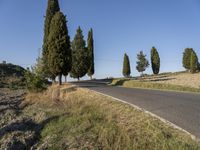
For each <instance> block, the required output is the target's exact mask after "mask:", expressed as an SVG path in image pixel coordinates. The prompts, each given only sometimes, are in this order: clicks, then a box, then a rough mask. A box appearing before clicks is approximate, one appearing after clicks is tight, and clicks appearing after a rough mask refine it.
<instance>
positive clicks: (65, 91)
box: [0, 85, 200, 150]
mask: <svg viewBox="0 0 200 150" xmlns="http://www.w3.org/2000/svg"><path fill="white" fill-rule="evenodd" d="M20 106H26V107H24V108H23V109H22V110H21V113H20V116H18V117H19V118H24V119H21V120H19V119H17V120H18V123H15V122H13V121H12V123H11V124H10V122H9V121H7V122H6V123H7V125H5V124H4V127H3V128H2V132H1V131H0V133H4V132H3V130H4V129H7V128H8V127H11V126H12V125H13V128H12V130H11V131H10V132H7V133H5V134H3V136H2V138H1V139H0V145H1V148H3V146H5V143H6V142H7V143H8V142H9V139H12V137H13V136H14V135H15V136H14V137H15V138H14V141H13V142H12V144H14V145H15V147H17V146H21V147H22V148H23V147H24V148H30V147H32V148H37V149H60V150H62V149H77V150H78V149H102V150H104V149H105V150H106V149H113V150H120V149H123V150H126V149H127V150H132V149H140V150H146V149H148V150H151V149H152V150H160V149H163V150H165V149H166V150H167V149H185V150H197V149H199V148H200V145H199V143H198V142H196V141H195V140H193V139H191V137H190V136H189V135H187V134H185V133H184V132H182V131H179V130H177V129H174V128H172V127H170V126H169V125H167V124H165V123H163V122H161V121H160V120H158V119H156V118H154V117H151V116H150V115H148V114H146V113H144V112H143V111H140V110H137V109H135V108H133V107H131V106H129V105H127V104H123V103H121V102H117V101H114V100H113V99H112V98H109V97H106V96H102V95H99V94H97V93H95V92H92V91H90V90H87V89H81V88H77V87H75V86H72V85H63V86H57V85H54V86H52V87H49V88H48V90H46V91H45V92H43V93H29V94H28V95H26V98H25V100H24V101H23V102H22V103H21V104H20ZM27 118H29V119H27ZM28 120H29V121H28ZM1 121H3V120H1ZM15 129H16V130H15ZM17 135H20V136H17ZM23 137H24V138H25V139H26V140H24V139H23ZM12 140H13V139H12ZM30 140H32V142H30ZM4 142H5V143H4ZM26 142H27V143H26ZM12 144H11V145H12ZM18 144H19V145H18ZM4 148H5V147H4Z"/></svg>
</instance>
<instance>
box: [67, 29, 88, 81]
mask: <svg viewBox="0 0 200 150" xmlns="http://www.w3.org/2000/svg"><path fill="white" fill-rule="evenodd" d="M87 71H88V53H87V48H86V47H85V41H84V37H83V34H82V30H81V28H80V27H78V29H77V33H76V35H75V37H74V40H73V42H72V69H71V72H70V76H71V77H73V78H77V79H78V80H79V79H80V78H81V77H83V76H84V75H86V73H87Z"/></svg>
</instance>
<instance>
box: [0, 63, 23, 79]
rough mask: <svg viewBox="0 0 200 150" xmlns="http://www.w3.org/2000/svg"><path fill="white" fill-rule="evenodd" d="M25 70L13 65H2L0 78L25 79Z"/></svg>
mask: <svg viewBox="0 0 200 150" xmlns="http://www.w3.org/2000/svg"><path fill="white" fill-rule="evenodd" d="M24 72H25V69H24V68H23V67H21V66H18V65H14V64H11V63H8V64H5V63H0V76H4V77H13V76H15V77H23V76H24Z"/></svg>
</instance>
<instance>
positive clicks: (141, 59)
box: [136, 51, 149, 75]
mask: <svg viewBox="0 0 200 150" xmlns="http://www.w3.org/2000/svg"><path fill="white" fill-rule="evenodd" d="M137 59H138V61H137V66H136V69H137V70H138V72H142V75H143V72H144V71H145V70H146V68H147V67H149V61H148V60H147V59H146V55H144V53H143V52H142V51H140V53H139V54H137Z"/></svg>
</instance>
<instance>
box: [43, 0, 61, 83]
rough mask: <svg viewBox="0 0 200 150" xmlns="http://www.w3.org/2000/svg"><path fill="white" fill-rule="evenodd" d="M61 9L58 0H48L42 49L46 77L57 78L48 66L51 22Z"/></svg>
mask: <svg viewBox="0 0 200 150" xmlns="http://www.w3.org/2000/svg"><path fill="white" fill-rule="evenodd" d="M58 11H60V7H59V2H58V0H48V6H47V10H46V16H45V22H44V38H43V48H42V49H43V50H42V60H41V62H42V63H43V68H42V70H43V72H44V75H45V77H46V78H51V79H53V80H54V79H55V76H54V75H53V74H52V73H51V72H50V70H49V67H48V55H49V50H48V37H49V34H50V24H51V20H52V18H53V16H54V15H55V14H56V12H58Z"/></svg>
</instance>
